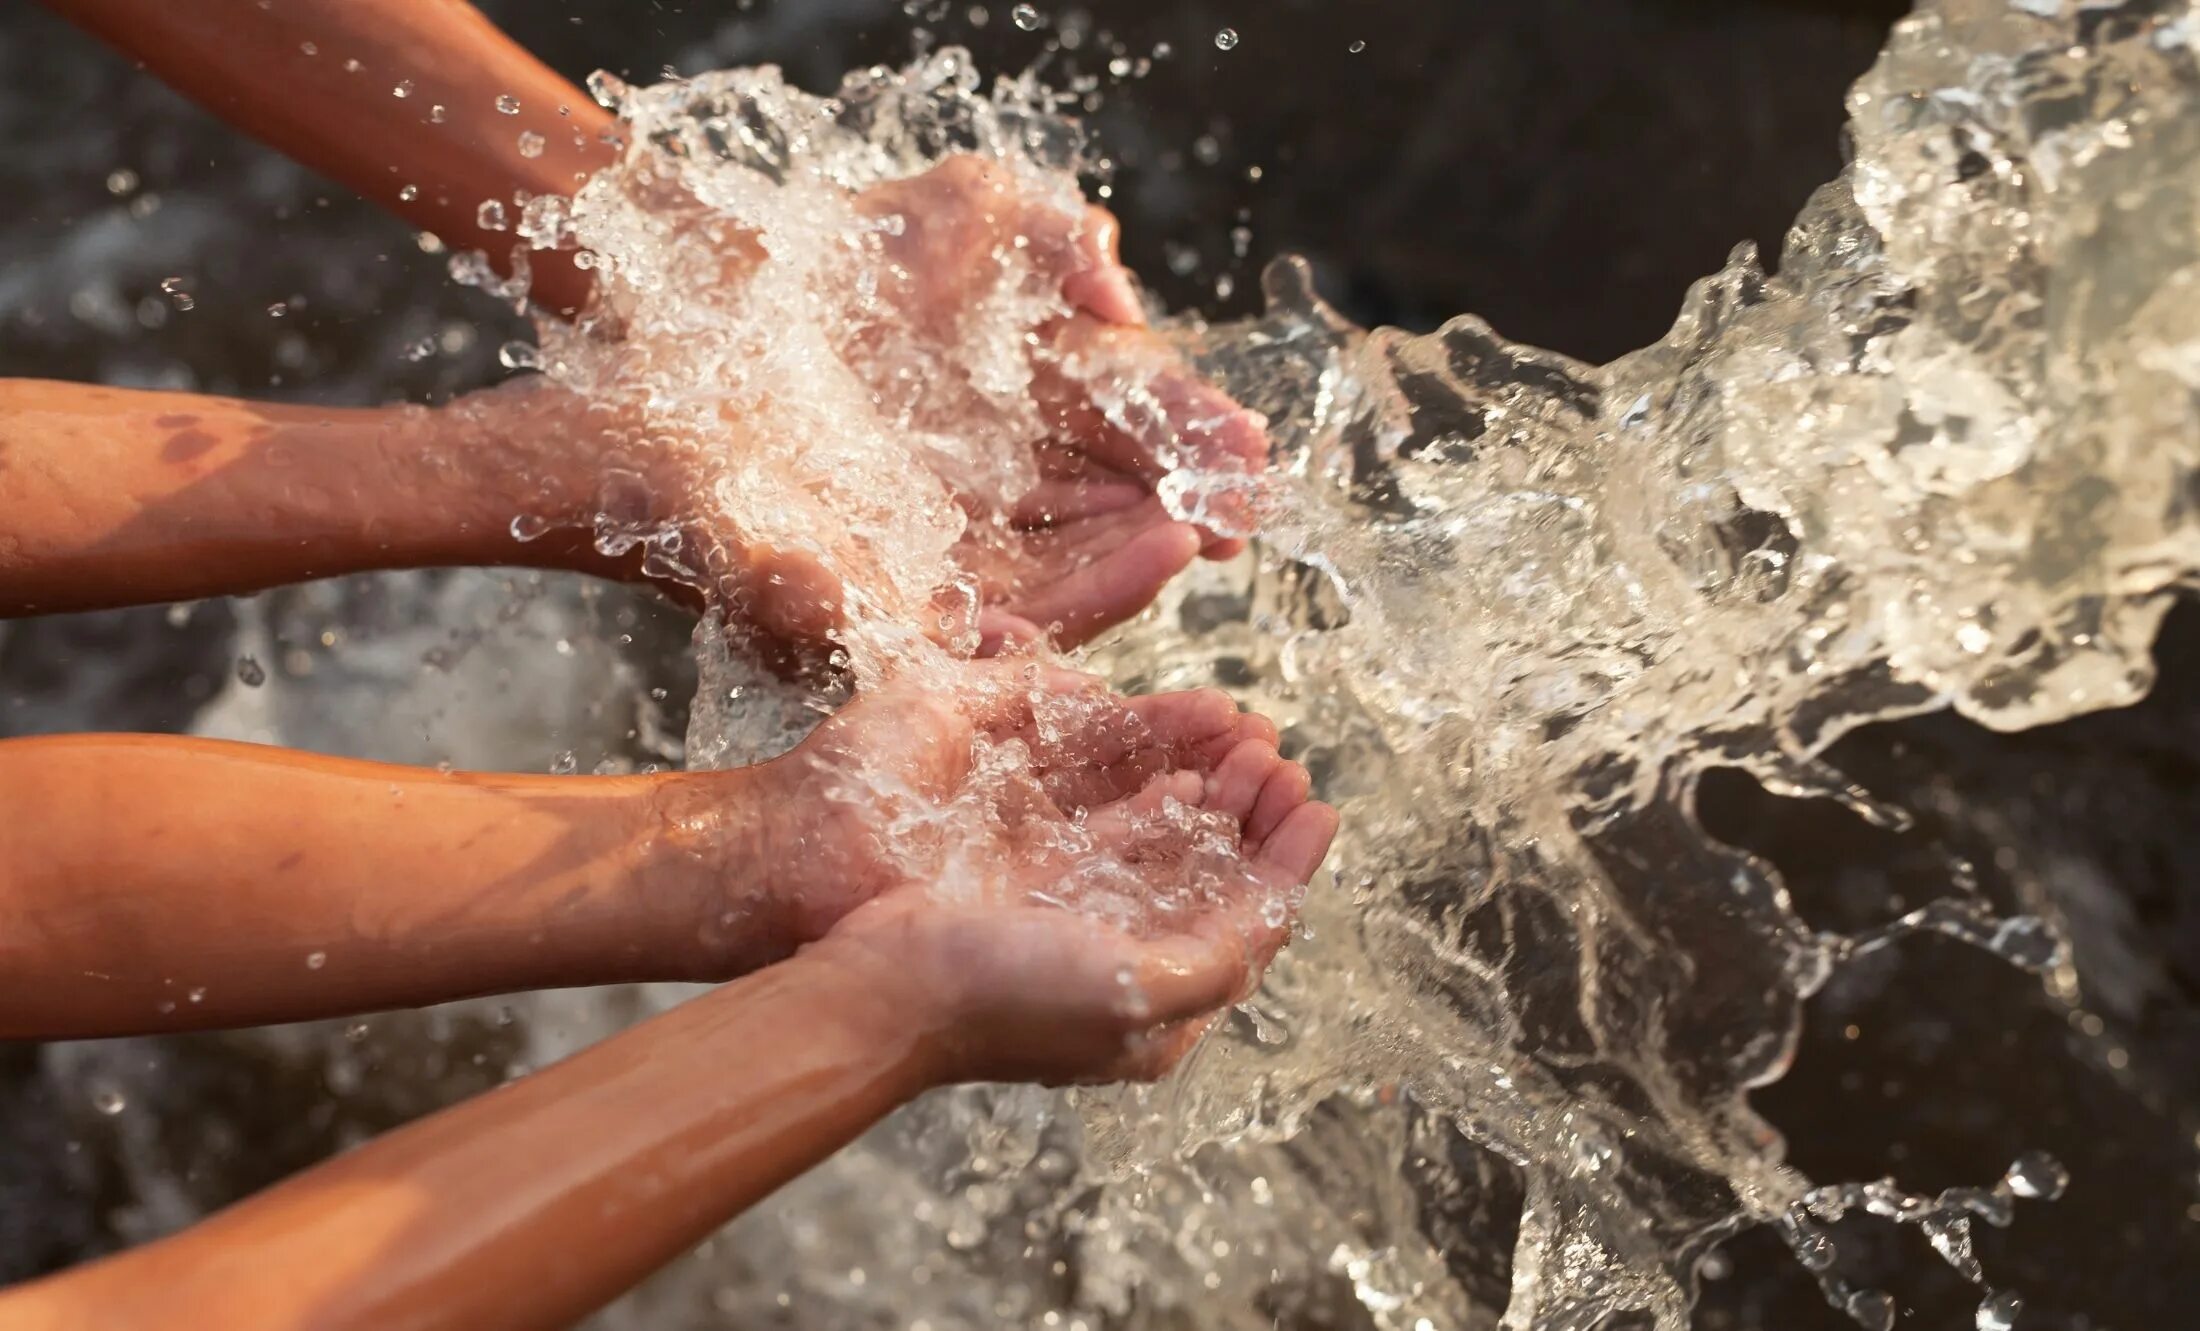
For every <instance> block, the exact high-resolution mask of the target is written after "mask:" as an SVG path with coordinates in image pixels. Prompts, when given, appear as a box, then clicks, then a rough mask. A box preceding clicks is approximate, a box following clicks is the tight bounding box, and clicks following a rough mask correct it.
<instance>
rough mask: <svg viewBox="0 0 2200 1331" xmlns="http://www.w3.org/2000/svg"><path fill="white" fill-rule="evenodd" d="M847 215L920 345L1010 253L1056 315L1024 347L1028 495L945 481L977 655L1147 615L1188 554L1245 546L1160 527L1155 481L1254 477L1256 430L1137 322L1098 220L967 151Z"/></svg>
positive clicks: (1106, 228)
mask: <svg viewBox="0 0 2200 1331" xmlns="http://www.w3.org/2000/svg"><path fill="white" fill-rule="evenodd" d="M858 206H859V208H860V209H861V210H862V211H863V212H865V213H866V214H868V215H870V216H872V217H874V218H878V219H881V220H882V221H887V222H890V223H891V225H889V226H886V227H883V228H882V229H881V232H880V255H881V258H882V259H883V260H884V273H885V275H886V277H885V281H884V283H883V285H882V287H881V292H882V295H883V296H884V302H885V304H886V305H887V307H888V308H889V309H891V310H892V311H893V312H894V313H895V314H896V315H897V316H898V317H899V318H900V319H901V320H902V321H903V323H904V324H905V326H906V327H907V328H908V329H909V330H911V331H913V332H914V333H915V334H916V335H917V336H918V337H920V338H922V339H925V340H927V341H929V342H931V343H933V344H935V345H952V344H954V343H956V342H958V341H960V340H961V339H962V338H963V337H964V336H965V335H966V333H967V328H966V324H967V323H968V322H969V321H970V320H972V319H982V318H985V317H987V314H988V311H987V306H988V303H989V300H990V298H991V297H992V296H993V294H994V293H998V292H999V291H1000V290H1001V288H1002V285H1003V278H1004V270H1005V265H1006V264H1007V263H1008V262H1009V261H1010V260H1011V258H1012V257H1015V256H1020V258H1021V261H1022V263H1023V264H1024V265H1025V273H1026V279H1025V280H1026V281H1027V282H1031V283H1036V284H1037V285H1038V286H1039V287H1040V288H1041V290H1042V291H1043V292H1045V293H1048V294H1054V295H1058V296H1059V297H1060V299H1061V300H1062V301H1064V302H1066V305H1067V312H1066V313H1064V314H1061V315H1059V316H1057V317H1055V318H1052V319H1050V320H1048V321H1046V322H1045V323H1044V325H1043V326H1042V327H1041V328H1040V329H1039V330H1038V333H1037V336H1036V341H1035V345H1034V346H1033V347H1032V349H1031V357H1030V359H1031V366H1030V368H1031V372H1032V382H1031V393H1032V398H1033V402H1034V405H1035V406H1036V407H1037V408H1038V411H1039V416H1040V420H1041V423H1042V427H1043V428H1042V432H1041V433H1040V434H1039V435H1038V436H1037V437H1035V438H1034V439H1033V440H1032V448H1033V452H1034V460H1035V462H1036V464H1037V474H1038V477H1039V482H1038V484H1037V485H1036V486H1035V487H1034V488H1032V489H1030V490H1029V491H1027V492H1024V493H1020V494H1001V493H996V492H993V491H991V490H990V489H989V488H988V487H987V486H985V485H984V484H982V483H981V484H976V485H970V484H958V481H959V480H960V478H957V477H954V476H948V477H946V479H947V480H948V481H949V482H950V484H955V485H957V490H956V498H957V500H958V502H960V503H961V504H962V506H963V508H964V510H965V512H966V514H967V516H968V519H969V526H968V529H967V531H966V533H965V535H964V539H963V541H962V543H961V545H960V546H959V547H958V550H957V562H958V563H959V564H960V565H961V567H962V568H963V569H964V571H965V572H967V573H969V574H970V575H972V576H973V577H974V578H975V579H976V582H977V586H978V591H979V604H980V628H981V631H982V634H983V639H984V641H985V643H986V644H987V645H988V647H989V648H997V647H998V645H1000V644H1002V643H1006V642H1013V641H1029V640H1032V639H1036V638H1041V637H1044V638H1047V639H1049V640H1051V641H1052V642H1053V643H1054V644H1055V645H1056V646H1063V647H1069V646H1077V645H1080V644H1082V643H1084V642H1087V641H1089V640H1090V639H1092V638H1093V637H1094V636H1096V635H1097V634H1099V633H1100V632H1102V631H1103V630H1105V629H1107V628H1110V627H1112V626H1114V625H1116V624H1119V623H1121V622H1123V621H1124V620H1126V619H1129V618H1131V617H1132V616H1134V615H1136V614H1137V613H1138V612H1139V611H1141V610H1143V609H1144V608H1145V607H1146V606H1147V605H1149V604H1151V603H1152V601H1153V599H1154V597H1155V596H1156V595H1158V594H1159V593H1160V590H1161V588H1162V586H1163V585H1164V584H1166V583H1167V582H1168V580H1169V579H1170V578H1172V577H1174V576H1175V575H1176V574H1177V573H1179V572H1182V571H1183V569H1184V568H1185V567H1186V566H1187V565H1189V564H1190V563H1191V562H1192V560H1193V559H1194V558H1196V557H1198V556H1200V555H1205V556H1206V557H1208V558H1211V559H1226V558H1229V557H1231V556H1233V555H1235V554H1237V553H1238V552H1239V551H1240V550H1242V549H1243V548H1244V541H1243V540H1242V539H1241V538H1239V537H1237V536H1234V535H1230V534H1226V533H1222V532H1216V531H1212V530H1203V529H1201V528H1198V527H1195V526H1193V525H1192V524H1190V523H1186V522H1181V521H1178V520H1176V519H1175V518H1174V517H1172V516H1171V515H1170V513H1169V511H1168V509H1167V507H1166V506H1165V505H1164V504H1163V502H1162V500H1161V497H1160V495H1159V493H1158V486H1159V483H1160V481H1161V479H1162V478H1163V477H1164V476H1166V475H1168V474H1169V473H1170V472H1171V471H1172V470H1175V469H1177V468H1179V467H1186V468H1197V469H1199V470H1203V471H1218V472H1225V473H1249V472H1255V471H1258V470H1259V469H1260V468H1261V467H1262V466H1263V465H1265V463H1266V462H1267V458H1268V437H1267V433H1266V429H1265V426H1264V425H1263V423H1262V422H1261V420H1260V418H1259V417H1258V416H1256V415H1254V414H1253V413H1252V412H1249V411H1247V410H1245V409H1244V408H1243V407H1240V406H1239V405H1238V404H1237V403H1235V402H1234V401H1232V400H1231V399H1230V398H1229V396H1228V395H1227V394H1225V393H1223V392H1221V391H1220V390H1219V389H1217V388H1215V387H1213V386H1211V385H1209V384H1207V383H1205V382H1203V381H1201V380H1200V379H1199V378H1198V377H1197V375H1196V374H1194V373H1193V371H1192V370H1191V368H1190V367H1189V366H1188V365H1186V364H1185V363H1184V361H1183V360H1182V358H1181V357H1179V356H1178V355H1176V354H1175V352H1174V351H1173V350H1172V349H1171V348H1169V346H1168V345H1167V344H1166V343H1165V342H1164V341H1163V340H1162V339H1161V338H1160V337H1158V336H1156V335H1155V334H1154V333H1152V332H1151V331H1150V330H1148V329H1147V328H1146V327H1145V326H1144V325H1145V316H1144V311H1143V309H1142V308H1141V306H1140V304H1139V300H1138V295H1137V285H1136V282H1135V281H1134V279H1133V278H1132V277H1131V275H1130V273H1129V271H1128V270H1127V269H1125V268H1124V267H1123V264H1122V261H1121V258H1120V255H1119V253H1118V249H1117V242H1118V239H1119V237H1120V234H1121V231H1120V227H1119V225H1118V223H1117V222H1116V219H1115V218H1114V217H1113V216H1112V215H1111V214H1109V213H1108V212H1107V211H1106V210H1104V209H1101V208H1098V207H1092V206H1084V207H1082V208H1081V209H1073V208H1070V207H1066V206H1064V205H1063V204H1062V203H1061V202H1060V201H1059V200H1055V199H1052V198H1048V197H1045V196H1044V195H1042V194H1041V193H1039V192H1038V191H1037V189H1036V188H1035V187H1034V186H1032V185H1031V184H1030V183H1028V182H1026V181H1023V180H1021V179H1020V178H1019V177H1018V175H1017V173H1016V172H1015V171H1014V170H1013V169H1011V168H1010V167H1008V166H1006V165H1004V164H1001V163H997V162H989V161H986V160H984V159H982V158H978V157H970V156H964V157H954V158H950V159H948V160H947V161H945V162H942V163H941V164H940V165H938V166H936V167H934V168H933V169H932V170H930V171H928V172H926V173H924V174H923V175H921V176H917V177H914V178H912V179H909V180H903V181H895V182H893V183H891V184H887V185H883V186H879V187H877V188H874V189H872V190H870V191H867V192H866V193H865V194H864V196H863V197H862V199H861V200H860V201H859V205H858Z"/></svg>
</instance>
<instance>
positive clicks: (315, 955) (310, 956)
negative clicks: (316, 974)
mask: <svg viewBox="0 0 2200 1331" xmlns="http://www.w3.org/2000/svg"><path fill="white" fill-rule="evenodd" d="M326 965H328V953H326V952H308V953H306V969H307V970H309V971H317V970H319V969H321V968H322V967H323V966H326Z"/></svg>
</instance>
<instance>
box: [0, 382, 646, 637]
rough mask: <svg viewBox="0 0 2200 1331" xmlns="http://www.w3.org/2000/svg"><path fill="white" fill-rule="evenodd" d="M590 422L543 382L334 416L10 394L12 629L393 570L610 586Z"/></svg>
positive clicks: (186, 400) (187, 399)
mask: <svg viewBox="0 0 2200 1331" xmlns="http://www.w3.org/2000/svg"><path fill="white" fill-rule="evenodd" d="M553 399H556V400H553ZM579 417H580V413H578V412H576V411H574V410H573V409H572V408H571V404H570V403H569V401H566V400H564V399H563V398H562V395H554V394H549V393H545V392H544V391H542V390H541V389H540V388H539V387H538V386H536V385H532V384H522V385H513V386H510V387H507V388H502V389H496V390H491V391H489V392H486V393H482V394H476V395H473V396H472V397H469V398H467V399H462V400H461V401H460V402H459V403H457V404H454V405H452V406H448V407H442V408H427V407H417V406H405V405H400V406H393V407H379V408H327V407H307V406H287V405H278V404H272V403H261V402H247V401H241V400H238V399H235V398H223V397H211V396H205V395H200V394H192V393H165V392H147V391H141V390H136V389H122V388H103V387H94V386H89V385H82V384H66V383H54V382H48V381H44V380H33V379H12V380H0V617H6V616H10V615H24V614H45V613H55V612H62V611H76V610H94V609H104V608H109V607H113V606H121V605H135V604H142V603H145V602H149V601H168V600H192V599H197V598H200V597H206V596H221V595H235V594H241V593H245V592H252V591H258V590H261V589H263V588H267V587H274V586H279V585H281V584H284V583H290V582H299V581H303V580H305V579H308V578H317V577H333V576H336V575H338V574H345V573H356V572H361V571H364V570H368V569H380V568H420V567H433V566H451V565H498V564H522V565H538V566H555V565H566V566H572V567H584V568H595V569H596V570H597V571H601V567H600V566H601V565H603V564H604V563H605V562H606V561H603V560H601V558H600V557H598V556H596V554H595V552H594V550H593V549H592V548H591V547H590V546H589V545H588V543H587V542H586V541H585V540H584V539H581V536H580V532H581V530H582V528H584V527H585V522H584V517H585V515H586V514H587V513H589V512H592V511H593V507H594V502H595V489H594V483H593V479H592V478H591V477H590V475H589V472H588V467H587V465H586V460H585V458H583V457H581V456H579V454H580V453H581V451H582V450H581V448H580V447H579V446H577V445H576V443H575V442H574V439H573V428H572V427H573V422H574V421H575V420H576V419H577V418H579ZM515 522H517V523H520V524H522V529H523V530H527V531H532V530H540V531H542V532H544V533H545V534H546V535H545V539H541V540H536V541H522V540H520V539H518V538H516V537H515V536H514V534H513V533H514V530H515V525H514V524H515Z"/></svg>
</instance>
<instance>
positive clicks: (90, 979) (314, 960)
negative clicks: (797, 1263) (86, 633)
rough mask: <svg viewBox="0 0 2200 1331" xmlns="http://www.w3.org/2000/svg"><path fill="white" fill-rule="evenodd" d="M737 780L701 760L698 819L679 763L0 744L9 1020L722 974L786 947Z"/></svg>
mask: <svg viewBox="0 0 2200 1331" xmlns="http://www.w3.org/2000/svg"><path fill="white" fill-rule="evenodd" d="M752 779H760V778H749V777H747V776H746V774H739V773H736V774H719V775H716V776H714V777H713V778H712V780H713V782H714V784H713V786H712V790H711V795H712V800H713V809H714V811H715V814H716V816H717V818H718V819H719V822H718V824H717V825H715V826H713V827H710V828H709V829H708V831H707V835H699V834H697V833H695V832H694V830H693V829H694V828H695V827H696V826H697V823H696V821H695V820H694V819H693V818H686V819H682V818H680V817H676V816H674V815H675V814H676V813H677V812H678V810H677V809H676V808H673V807H671V806H670V804H669V801H672V800H673V799H675V798H676V796H677V794H678V792H681V791H683V790H685V789H686V788H687V785H688V784H689V783H692V782H693V781H694V780H696V778H692V777H687V776H663V777H631V778H557V777H548V776H542V777H526V776H489V775H478V774H468V773H446V772H436V771H429V770H424V769H417V768H407V767H394V766H388V765H385V764H380V763H365V762H356V761H350V760H339V759H329V758H321V757H317V756H314V755H310V754H303V753H297V752H294V751H290V750H283V749H274V748H267V747H262V746H258V745H245V744H228V743H221V742H217V741H210V740H190V739H178V738H170V737H153V736H115V735H90V736H67V737H55V738H44V739H24V740H11V741H6V742H0V808H5V809H6V816H5V817H4V818H0V1039H7V1038H17V1039H21V1038H63V1037H90V1036H103V1035H121V1034H130V1033H137V1032H148V1031H163V1030H184V1029H201V1028H216V1027H226V1026H241V1025H252V1024H259V1023H267V1022H278V1021H294V1020H303V1019H307V1018H316V1017H329V1016H337V1015H343V1014H348V1013H355V1012H363V1011H373V1010H379V1009H387V1008H393V1007H414V1006H421V1005H425V1004H429V1003H435V1002H441V1001H444V1000H448V999H456V998H462V997H467V996H470V995H477V994H485V993H502V992H513V991H519V990H526V989H537V988H553V987H561V986H571V985H586V984H604V983H614V982H621V981H633V980H678V979H706V978H720V977H722V976H723V975H724V974H726V973H730V972H731V971H733V970H737V969H740V968H742V967H743V966H745V965H754V964H758V963H759V962H761V961H762V960H765V959H768V958H769V957H771V956H776V955H779V954H782V953H783V952H784V951H786V950H788V949H790V948H791V946H792V944H791V942H787V941H785V940H783V939H781V938H780V937H779V935H778V932H777V930H776V925H775V916H774V914H773V912H772V910H771V909H770V898H769V897H767V896H764V895H762V894H761V893H755V894H746V895H745V894H744V891H743V888H742V886H741V884H742V883H743V882H744V881H747V880H745V879H744V878H743V877H742V876H741V873H740V872H739V871H740V868H741V864H740V858H739V855H738V848H739V847H740V846H741V845H743V844H745V843H746V842H749V841H753V840H754V838H753V837H750V836H746V835H744V832H743V826H744V823H743V820H744V819H745V818H748V817H750V816H752V815H751V811H752V810H753V809H754V808H755V807H756V806H757V805H758V803H759V802H760V796H757V795H754V794H752V792H751V791H750V790H749V788H748V787H747V786H746V785H744V784H741V783H742V782H744V781H745V780H752ZM689 798H691V799H692V796H690V797H689ZM744 949H746V950H744Z"/></svg>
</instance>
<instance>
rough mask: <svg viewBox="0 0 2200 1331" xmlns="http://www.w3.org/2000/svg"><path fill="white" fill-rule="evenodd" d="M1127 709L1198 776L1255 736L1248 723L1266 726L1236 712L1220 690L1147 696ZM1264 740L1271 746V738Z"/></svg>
mask: <svg viewBox="0 0 2200 1331" xmlns="http://www.w3.org/2000/svg"><path fill="white" fill-rule="evenodd" d="M1130 709H1131V711H1132V712H1134V713H1136V714H1137V715H1138V717H1139V718H1140V719H1141V720H1143V721H1144V722H1145V723H1146V725H1147V728H1148V729H1150V730H1151V731H1152V732H1153V736H1154V739H1155V740H1156V741H1158V742H1159V743H1161V744H1164V745H1166V746H1168V748H1169V749H1170V751H1171V752H1172V753H1173V754H1174V755H1175V756H1176V757H1177V758H1178V760H1179V761H1181V762H1183V763H1185V764H1186V765H1188V766H1190V767H1193V768H1195V769H1197V770H1199V771H1202V772H1204V771H1208V770H1210V769H1212V768H1213V767H1214V765H1215V764H1216V763H1219V762H1221V761H1222V760H1223V759H1224V758H1226V757H1228V756H1229V754H1230V750H1232V749H1234V748H1236V747H1237V746H1238V743H1239V741H1240V740H1242V739H1245V738H1249V737H1252V736H1254V735H1257V734H1258V726H1255V725H1253V724H1252V723H1254V722H1260V724H1262V725H1265V724H1266V722H1265V721H1263V720H1262V719H1261V718H1259V717H1254V716H1249V715H1247V714H1246V713H1244V712H1241V711H1239V710H1238V705H1237V702H1236V700H1235V699H1233V698H1231V697H1230V695H1229V694H1227V693H1224V692H1223V691H1222V690H1221V689H1193V690H1190V691H1188V692H1184V693H1156V694H1151V695H1149V696H1147V697H1143V698H1133V699H1131V700H1130ZM1269 728H1270V729H1271V730H1273V729H1274V727H1272V726H1271V727H1269ZM1249 732H1250V734H1249ZM1268 738H1269V739H1270V741H1271V742H1273V738H1274V737H1273V736H1272V735H1271V736H1269V737H1268Z"/></svg>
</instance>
